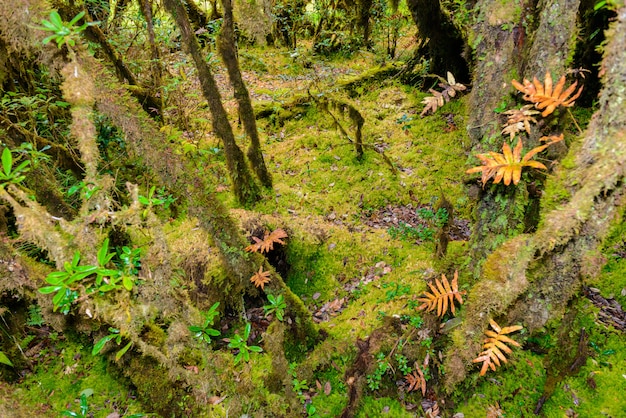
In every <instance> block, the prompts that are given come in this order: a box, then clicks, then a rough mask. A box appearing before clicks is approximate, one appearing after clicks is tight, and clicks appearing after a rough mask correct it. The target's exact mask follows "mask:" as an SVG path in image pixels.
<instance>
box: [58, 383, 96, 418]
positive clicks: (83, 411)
mask: <svg viewBox="0 0 626 418" xmlns="http://www.w3.org/2000/svg"><path fill="white" fill-rule="evenodd" d="M91 395H93V389H85V390H83V391H82V392H81V393H80V398H79V399H80V407H79V412H73V411H70V410H65V411H63V412H61V415H62V416H65V417H79V418H87V416H88V415H87V413H88V412H89V404H87V398H88V397H90V396H91Z"/></svg>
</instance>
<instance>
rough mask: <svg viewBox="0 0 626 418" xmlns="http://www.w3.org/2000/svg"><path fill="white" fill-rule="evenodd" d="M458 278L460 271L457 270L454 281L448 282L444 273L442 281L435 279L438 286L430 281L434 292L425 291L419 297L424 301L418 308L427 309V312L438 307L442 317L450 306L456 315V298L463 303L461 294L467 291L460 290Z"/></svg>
mask: <svg viewBox="0 0 626 418" xmlns="http://www.w3.org/2000/svg"><path fill="white" fill-rule="evenodd" d="M458 278H459V272H458V271H455V272H454V277H453V278H452V282H448V279H447V278H446V275H445V274H442V275H441V281H439V279H435V284H436V286H433V284H432V283H428V287H429V288H430V290H431V292H432V293H431V292H425V293H424V296H423V297H421V298H418V299H417V300H418V301H420V302H423V303H422V305H420V306H419V307H418V308H417V309H418V310H420V311H421V310H424V309H426V312H430V311H432V310H434V309H435V308H436V309H437V316H439V317H442V316H444V315H445V314H446V312H447V311H448V306H449V307H450V311H451V312H452V315H454V314H455V313H456V312H455V306H454V300H455V299H456V300H457V301H458V302H459V304H462V303H463V298H462V296H461V295H463V294H465V291H460V290H459V285H458Z"/></svg>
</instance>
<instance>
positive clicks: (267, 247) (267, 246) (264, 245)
mask: <svg viewBox="0 0 626 418" xmlns="http://www.w3.org/2000/svg"><path fill="white" fill-rule="evenodd" d="M282 238H288V236H287V233H286V232H285V230H284V229H281V228H277V229H275V230H274V231H272V233H270V234H268V233H265V236H264V237H263V239H262V240H261V239H258V238H257V237H252V239H253V240H254V241H255V243H254V244H251V245H248V246H247V247H246V251H248V252H253V253H256V252H259V251H261V252H262V253H267V252H270V251H272V250H273V249H274V243H278V244H282V245H284V244H285V241H283V240H282Z"/></svg>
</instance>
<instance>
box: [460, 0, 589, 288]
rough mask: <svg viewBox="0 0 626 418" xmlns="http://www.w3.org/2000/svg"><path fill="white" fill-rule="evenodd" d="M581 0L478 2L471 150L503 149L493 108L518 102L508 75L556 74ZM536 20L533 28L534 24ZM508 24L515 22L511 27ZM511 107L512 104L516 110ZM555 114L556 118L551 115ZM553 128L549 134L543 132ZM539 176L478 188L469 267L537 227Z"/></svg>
mask: <svg viewBox="0 0 626 418" xmlns="http://www.w3.org/2000/svg"><path fill="white" fill-rule="evenodd" d="M578 4H579V0H567V1H565V2H558V1H554V0H548V1H546V2H543V3H541V4H540V5H538V7H540V9H538V10H535V11H534V16H537V17H536V18H532V16H531V15H530V13H531V12H533V11H531V10H525V9H520V8H511V7H510V5H508V4H506V5H505V4H503V3H501V2H498V1H493V0H483V1H479V2H478V4H477V6H476V7H477V9H478V13H479V14H478V16H477V22H478V23H477V24H476V25H475V26H474V28H473V31H474V34H473V36H474V38H476V39H480V40H481V41H480V42H478V43H477V45H476V50H475V55H476V65H475V67H474V74H473V82H472V84H473V86H474V88H473V90H472V93H471V96H470V99H469V100H470V102H469V106H470V109H471V111H470V115H469V122H468V123H469V126H468V132H469V134H470V137H471V138H472V141H473V144H474V145H473V149H472V151H473V152H472V153H473V154H474V155H475V154H477V153H481V152H486V151H496V152H499V151H501V148H502V144H503V143H504V142H505V141H506V140H507V139H506V137H505V136H503V135H501V133H500V132H501V124H502V122H503V121H502V120H501V119H500V116H499V114H498V113H496V112H495V111H494V109H496V108H497V107H498V106H499V105H500V103H503V102H506V103H507V104H511V103H514V102H513V100H512V97H511V93H513V92H514V89H513V87H512V85H511V80H513V79H517V80H518V81H521V79H523V78H528V79H530V80H532V79H533V77H537V78H538V79H540V80H542V81H543V79H544V76H545V74H546V71H550V72H551V73H552V75H553V77H556V78H555V79H557V78H558V77H560V76H561V75H562V74H564V72H565V68H566V65H567V64H568V63H567V58H568V57H569V56H571V52H572V51H573V48H574V46H575V45H574V41H575V37H576V34H577V29H576V14H577V11H578ZM531 21H535V22H536V26H535V27H532V26H531V25H530V24H529V22H531ZM510 28H513V29H512V30H511V29H510ZM513 107H514V106H510V105H509V106H508V107H507V108H513ZM552 117H553V116H552ZM535 132H536V133H535V134H533V135H531V136H530V137H529V138H528V139H526V140H525V142H524V143H525V146H526V148H527V149H529V148H532V147H534V146H536V145H537V140H538V138H539V136H541V135H539V129H536V130H535ZM543 133H544V134H548V133H549V132H547V131H546V132H543ZM541 181H542V180H541V178H540V177H534V178H531V179H530V181H528V182H520V183H519V184H518V185H517V186H516V187H515V186H512V185H511V186H503V185H491V184H490V185H487V186H485V187H484V189H483V190H482V191H481V192H480V200H479V202H478V205H477V209H476V223H475V225H474V228H473V233H472V238H471V248H472V255H471V260H472V261H471V268H472V273H473V275H474V276H475V277H478V276H479V275H480V265H481V263H482V261H483V260H484V259H485V258H486V257H487V256H488V255H489V254H490V253H491V251H493V250H494V249H495V248H497V247H498V246H500V245H501V244H502V243H503V242H504V241H505V240H506V239H508V238H511V237H513V236H515V235H517V234H519V233H522V232H532V231H533V230H534V229H535V228H536V226H537V221H538V216H537V215H538V207H539V198H540V196H541V192H538V191H537V188H538V187H539V186H540V183H541Z"/></svg>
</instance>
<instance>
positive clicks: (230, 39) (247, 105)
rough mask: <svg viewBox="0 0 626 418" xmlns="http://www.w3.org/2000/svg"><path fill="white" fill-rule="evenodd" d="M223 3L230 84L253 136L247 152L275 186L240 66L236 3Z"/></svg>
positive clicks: (223, 49)
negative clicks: (234, 17) (264, 157)
mask: <svg viewBox="0 0 626 418" xmlns="http://www.w3.org/2000/svg"><path fill="white" fill-rule="evenodd" d="M222 7H223V9H224V21H223V22H222V31H221V32H220V37H219V42H218V50H219V52H220V55H221V56H222V59H223V60H224V64H225V65H226V69H227V70H228V77H229V79H230V84H231V85H232V86H233V89H234V90H235V99H237V104H238V105H239V118H240V119H241V122H242V123H243V127H244V130H245V132H246V135H248V137H249V138H250V146H249V147H248V152H247V153H246V154H247V156H248V159H249V160H250V165H251V166H252V170H253V171H254V173H255V174H256V176H257V177H258V178H259V180H260V181H261V184H262V185H263V186H265V187H267V188H268V189H271V187H272V176H271V175H270V173H269V171H268V170H267V167H266V166H265V161H264V159H263V152H262V151H261V141H260V140H259V132H258V130H257V126H256V118H255V117H254V110H253V109H252V102H251V101H250V94H249V93H248V88H247V87H246V84H245V83H244V81H243V78H242V77H241V70H240V69H239V60H238V59H237V45H236V44H235V32H234V24H233V5H232V3H231V0H222Z"/></svg>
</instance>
